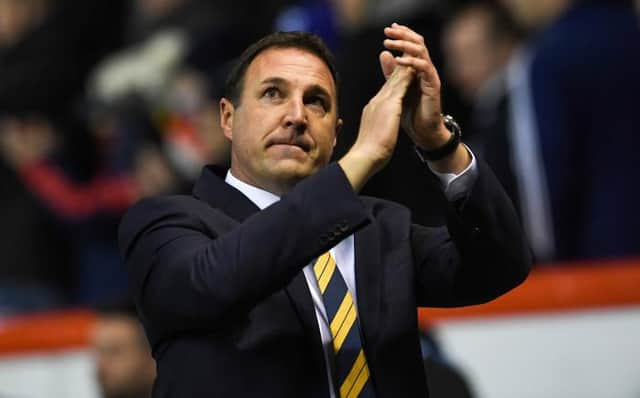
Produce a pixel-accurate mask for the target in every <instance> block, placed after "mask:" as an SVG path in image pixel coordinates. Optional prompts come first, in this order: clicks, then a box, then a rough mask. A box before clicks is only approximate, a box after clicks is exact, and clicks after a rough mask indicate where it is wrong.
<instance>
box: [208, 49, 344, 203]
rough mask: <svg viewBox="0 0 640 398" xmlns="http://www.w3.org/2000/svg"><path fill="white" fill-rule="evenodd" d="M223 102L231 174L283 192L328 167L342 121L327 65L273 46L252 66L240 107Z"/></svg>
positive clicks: (252, 63)
mask: <svg viewBox="0 0 640 398" xmlns="http://www.w3.org/2000/svg"><path fill="white" fill-rule="evenodd" d="M236 105H237V106H234V105H233V104H232V103H231V102H230V101H228V100H226V99H224V98H223V99H222V100H221V103H220V110H221V112H220V114H221V123H222V128H223V130H224V134H225V136H226V137H227V138H229V139H230V140H231V172H232V173H233V175H234V176H235V177H236V178H238V179H240V180H242V181H244V182H247V183H249V184H251V185H254V186H257V187H260V188H263V189H265V190H267V191H270V192H273V193H276V194H282V193H285V192H287V191H288V190H289V189H291V188H292V187H293V185H295V184H296V183H297V182H298V181H300V180H301V179H303V178H305V177H307V176H309V175H312V174H314V173H315V172H316V171H318V169H320V168H321V167H322V166H324V165H326V164H327V163H328V162H329V160H330V158H331V153H332V151H333V147H334V146H335V143H336V134H337V131H338V130H339V128H340V126H341V124H342V121H341V120H339V119H338V118H337V109H336V108H337V101H336V86H335V82H334V80H333V77H332V75H331V72H330V71H329V68H328V67H327V66H326V65H325V63H324V62H323V61H322V60H321V59H320V58H318V57H317V56H315V55H313V54H311V53H309V52H307V51H305V50H301V49H297V48H270V49H267V50H265V51H263V52H262V53H260V54H259V55H258V56H257V57H256V58H255V59H254V60H253V61H252V62H251V64H250V65H249V67H248V68H247V70H246V73H245V77H244V85H243V90H242V93H241V98H240V101H239V104H236Z"/></svg>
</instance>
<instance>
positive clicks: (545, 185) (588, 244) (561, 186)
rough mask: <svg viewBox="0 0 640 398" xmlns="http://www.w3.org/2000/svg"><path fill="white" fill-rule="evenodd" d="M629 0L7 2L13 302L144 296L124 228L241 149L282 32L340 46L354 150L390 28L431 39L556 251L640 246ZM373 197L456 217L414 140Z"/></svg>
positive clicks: (462, 106)
mask: <svg viewBox="0 0 640 398" xmlns="http://www.w3.org/2000/svg"><path fill="white" fill-rule="evenodd" d="M637 3H638V2H634V1H631V0H629V1H623V0H619V1H614V0H536V1H533V0H493V1H492V0H457V1H450V0H449V1H445V0H385V1H380V0H298V1H296V0H263V1H251V0H235V1H233V2H228V1H218V0H85V1H81V2H78V1H73V0H0V220H1V222H0V230H1V232H0V258H1V259H0V316H2V315H7V314H12V313H16V312H25V311H33V310H45V309H51V308H59V307H64V306H69V305H72V306H78V305H80V306H91V305H94V304H96V303H100V302H105V301H108V300H110V299H113V298H115V297H120V296H122V295H123V294H126V292H127V279H126V273H125V270H124V269H123V265H122V263H121V259H120V256H119V253H118V246H117V240H116V231H117V226H118V222H119V219H120V217H121V215H122V214H123V212H124V211H125V210H126V209H127V208H128V207H129V206H130V205H131V204H133V203H134V202H135V201H137V200H138V199H140V198H142V197H145V196H149V195H158V194H170V193H188V192H189V190H190V185H191V183H192V182H193V180H194V179H195V178H196V177H197V176H198V174H199V172H200V168H201V167H202V165H204V164H207V163H215V164H219V165H225V164H227V162H228V147H229V143H228V142H227V141H226V139H225V138H224V136H223V135H222V133H221V130H220V127H219V122H218V116H219V115H218V100H219V97H220V95H221V89H222V86H223V83H224V78H225V76H226V73H227V71H228V70H229V68H230V66H231V65H232V64H233V61H234V59H235V57H237V56H238V55H239V52H240V51H242V49H244V48H245V47H246V46H247V45H248V44H250V43H251V42H253V41H255V40H257V39H258V38H259V37H261V36H263V35H264V34H267V33H269V32H271V31H274V30H307V31H312V32H314V33H316V34H318V35H320V36H321V37H323V39H324V40H325V41H326V42H327V43H328V44H329V46H330V47H331V48H332V49H333V50H334V52H335V54H336V56H337V63H338V67H339V74H340V76H341V92H342V94H341V99H340V104H341V110H340V113H341V116H342V118H343V119H344V121H345V126H344V128H343V130H342V133H341V137H339V139H338V146H337V150H336V154H335V156H336V157H339V156H340V155H341V154H343V153H345V151H346V150H347V149H348V148H349V146H350V145H351V144H352V143H353V141H354V139H355V136H356V134H357V130H358V122H359V120H360V112H361V110H362V107H363V106H364V105H365V104H366V103H367V102H368V100H369V99H370V98H371V97H372V96H373V95H374V94H375V92H376V91H377V90H378V88H379V87H380V85H381V84H382V81H383V77H382V74H381V72H380V69H379V65H378V57H377V55H378V53H379V51H381V49H382V39H383V35H382V27H384V26H386V25H387V24H389V23H391V22H394V21H397V22H401V23H403V24H406V25H409V26H411V27H412V28H414V29H416V30H417V31H419V32H420V33H421V34H422V35H423V36H424V37H425V39H426V41H427V45H428V47H429V49H430V52H431V56H432V59H433V60H434V62H435V64H436V66H437V67H438V70H439V71H440V74H441V78H442V81H443V90H444V92H443V96H444V108H445V111H446V113H449V114H452V115H454V116H455V117H456V119H457V120H458V121H459V122H460V124H461V125H462V127H463V134H464V139H465V142H467V143H468V145H469V146H470V147H471V148H472V150H473V151H474V153H475V154H476V155H477V156H478V157H480V158H483V159H485V160H486V161H487V162H488V163H489V164H490V165H491V166H492V167H493V169H494V171H495V172H496V174H497V175H498V177H499V179H500V180H501V181H502V183H503V185H504V187H505V189H506V190H507V192H508V193H509V194H510V196H511V197H512V198H513V201H514V205H515V206H516V208H517V210H518V211H519V213H520V215H521V218H522V223H523V226H524V228H525V231H526V232H527V235H528V237H529V240H530V244H531V247H532V250H533V252H534V255H535V256H536V259H537V262H538V264H540V265H543V264H547V263H551V262H556V263H557V262H565V261H574V260H584V259H594V258H595V259H600V258H608V257H621V256H634V255H637V254H639V253H640V235H639V234H638V233H637V231H638V230H640V215H638V212H637V211H636V209H635V204H636V203H640V187H639V186H638V184H637V182H638V174H637V172H636V171H634V170H637V169H638V167H637V166H634V160H633V159H634V158H635V157H634V156H633V153H634V150H635V149H636V148H638V147H640V138H638V137H639V136H640V109H639V108H638V107H637V105H636V103H637V101H636V98H635V96H636V95H637V94H638V93H640V72H639V71H640V17H639V12H638V8H639V5H638V4H637ZM396 151H397V153H396V155H395V157H394V159H393V160H392V162H391V163H390V164H389V166H388V167H387V168H386V169H385V170H383V171H382V172H381V173H380V174H379V175H377V176H376V177H375V178H374V179H372V180H371V182H370V183H369V184H368V185H367V186H366V187H365V190H364V193H365V194H370V195H375V196H380V197H385V198H389V199H392V200H396V201H399V202H401V203H404V204H406V205H408V206H410V207H411V208H412V209H414V217H415V220H416V221H417V222H422V223H427V224H438V223H442V219H441V215H440V214H439V213H438V212H437V211H434V210H433V209H434V208H436V207H437V206H432V204H433V201H434V200H435V199H434V198H431V197H428V196H425V195H424V194H422V193H421V190H420V189H416V188H415V187H416V184H419V182H420V181H421V178H422V177H421V175H420V173H421V171H420V168H419V167H417V159H416V157H415V156H414V154H413V148H412V145H411V143H410V142H409V140H408V139H407V138H406V137H401V138H400V142H399V144H398V147H397V150H396Z"/></svg>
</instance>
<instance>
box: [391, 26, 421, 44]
mask: <svg viewBox="0 0 640 398" xmlns="http://www.w3.org/2000/svg"><path fill="white" fill-rule="evenodd" d="M384 34H385V35H387V36H388V37H389V38H392V39H402V40H408V41H411V42H414V43H418V44H424V43H425V41H424V37H423V36H422V35H421V34H419V33H417V32H415V31H413V30H411V29H409V28H407V27H406V26H403V25H398V24H396V23H394V24H392V25H391V26H388V27H386V28H384Z"/></svg>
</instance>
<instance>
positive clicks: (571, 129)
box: [530, 0, 640, 260]
mask: <svg viewBox="0 0 640 398" xmlns="http://www.w3.org/2000/svg"><path fill="white" fill-rule="evenodd" d="M638 71H640V24H639V23H638V15H637V14H636V12H635V10H634V8H633V3H632V1H622V0H620V1H615V2H612V1H605V0H574V1H573V2H571V6H570V7H569V8H568V9H567V10H566V11H565V12H563V13H562V14H561V15H560V16H559V17H558V18H556V19H555V20H553V22H552V23H551V24H550V25H549V26H547V27H546V28H545V29H544V30H543V31H542V32H541V33H540V35H539V37H538V38H537V41H536V44H535V47H534V48H533V60H532V64H531V72H530V73H531V74H530V78H531V80H530V82H531V94H532V98H533V109H534V110H535V124H534V126H533V127H534V128H535V131H537V134H538V136H539V139H540V144H541V150H542V155H543V161H544V166H545V172H546V176H547V182H548V190H549V198H550V204H551V209H552V214H553V232H554V235H555V241H556V254H557V258H558V259H560V260H573V259H581V258H599V257H610V256H627V255H637V254H638V253H640V237H639V235H638V233H637V231H638V230H639V229H640V215H638V212H637V209H636V207H637V203H639V202H640V186H638V184H637V183H636V181H638V177H639V176H638V172H637V170H638V167H637V164H636V163H637V161H636V159H635V152H634V151H635V148H637V147H638V146H640V112H638V106H637V96H638V93H639V92H640V74H639V73H638ZM634 170H636V171H634Z"/></svg>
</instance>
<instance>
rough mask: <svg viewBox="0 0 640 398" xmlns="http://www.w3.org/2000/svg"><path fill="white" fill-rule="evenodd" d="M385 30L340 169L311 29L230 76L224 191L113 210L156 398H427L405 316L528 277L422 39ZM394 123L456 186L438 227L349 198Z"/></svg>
mask: <svg viewBox="0 0 640 398" xmlns="http://www.w3.org/2000/svg"><path fill="white" fill-rule="evenodd" d="M385 34H386V35H387V40H385V47H386V48H387V49H389V50H394V51H399V52H402V53H403V55H402V56H399V57H394V56H393V55H392V54H391V53H390V52H389V51H384V52H382V53H381V55H380V63H381V66H382V70H383V73H384V75H385V77H386V78H387V82H386V83H385V84H384V85H383V87H382V88H381V89H380V91H379V92H378V94H377V95H376V96H375V97H374V98H373V99H372V100H371V102H370V103H369V104H368V105H367V106H366V107H365V109H364V110H363V113H362V119H361V123H360V131H359V135H358V139H357V140H356V142H355V144H354V146H353V147H352V149H351V150H350V151H349V152H348V153H347V154H346V155H345V156H344V157H342V158H341V159H340V160H339V161H338V162H336V163H329V160H330V157H331V152H332V148H333V147H334V145H335V143H336V135H337V133H338V130H339V129H340V126H341V124H342V121H341V120H340V119H339V118H338V115H337V85H336V78H335V75H336V74H335V69H334V68H333V63H332V61H331V56H330V54H329V52H328V50H327V49H326V47H325V46H324V45H323V44H322V43H321V42H320V41H319V39H317V38H316V37H314V36H312V35H309V34H305V33H299V32H298V33H295V32H292V33H276V34H273V35H270V36H267V37H266V38H264V39H262V40H261V41H259V42H257V43H255V44H254V45H252V46H250V47H249V48H248V49H247V50H246V51H245V52H244V53H243V55H242V56H241V58H240V61H239V64H238V66H237V67H236V68H235V69H234V70H233V71H232V72H231V74H230V76H229V79H228V82H227V92H226V95H225V98H223V99H222V100H221V102H220V114H221V125H222V128H223V131H224V134H225V136H227V137H228V138H229V140H230V141H231V146H232V149H231V169H230V170H229V172H227V173H226V177H224V178H225V180H224V181H223V180H222V179H221V178H218V177H216V176H215V172H216V171H215V169H214V168H211V167H207V168H205V170H204V172H203V175H202V177H201V179H200V180H199V181H198V182H197V183H196V186H195V188H194V197H188V196H183V197H169V198H157V199H151V200H148V201H145V202H142V203H141V204H139V205H137V206H136V207H135V208H133V209H132V210H130V212H129V213H128V214H127V216H125V218H124V220H123V222H122V225H121V230H120V242H121V247H122V251H123V254H124V256H125V258H126V261H127V264H128V267H129V269H130V272H131V278H132V283H133V287H134V290H135V292H136V304H137V306H138V308H139V311H140V314H141V318H142V322H143V324H144V325H145V328H146V331H147V335H148V337H149V340H150V342H151V344H152V346H153V352H154V357H155V358H156V361H157V363H158V379H157V382H156V385H155V390H154V394H155V396H158V397H159V396H163V397H187V396H188V397H205V396H206V397H223V396H234V397H236V396H265V397H346V396H349V397H356V396H361V397H364V396H377V397H390V396H392V397H398V396H421V397H424V396H426V395H427V394H428V393H427V383H426V379H425V375H424V370H423V365H422V358H421V356H420V347H419V336H418V325H417V315H416V307H417V306H418V305H420V306H427V305H431V306H438V305H439V306H454V305H466V304H472V303H479V302H485V301H488V300H491V299H492V298H494V297H496V296H498V295H500V294H502V293H504V292H506V291H507V290H509V289H511V288H512V287H514V286H515V285H517V284H518V283H520V282H521V281H522V280H524V278H525V277H526V274H527V271H528V267H529V254H528V250H527V249H526V247H525V245H524V243H523V238H522V234H521V232H520V230H519V227H518V223H517V220H516V217H515V214H514V211H513V207H512V206H511V205H510V203H509V201H508V199H507V197H506V195H505V194H504V192H503V191H502V190H501V189H500V187H499V185H498V184H497V182H496V181H495V179H494V177H493V176H492V175H491V172H490V171H489V170H488V169H487V168H486V167H485V166H484V165H483V164H482V163H481V162H479V161H474V160H473V158H472V156H471V154H470V152H469V151H468V150H467V149H466V147H465V146H464V145H459V143H458V138H459V135H458V134H457V129H456V128H455V126H454V125H453V124H452V123H451V122H450V120H449V119H443V118H442V116H441V113H440V87H439V85H440V82H439V79H438V75H437V72H436V70H435V68H434V67H433V65H432V63H431V62H430V60H429V55H428V51H427V49H426V47H425V45H424V40H423V38H422V37H421V36H420V35H418V34H417V33H415V32H413V31H412V30H410V29H409V28H407V27H405V26H401V25H397V24H394V25H392V26H390V27H388V28H386V29H385ZM414 81H415V86H414V85H411V83H412V82H414ZM410 87H411V93H410V95H406V94H407V91H408V90H409V88H410ZM405 97H406V100H405ZM403 102H404V103H405V104H406V111H405V112H403ZM402 115H404V119H405V120H406V123H407V129H408V130H409V134H410V136H411V137H412V139H413V140H414V141H415V143H416V145H417V146H418V147H419V148H420V150H421V151H422V155H423V156H426V157H428V158H431V159H434V160H433V161H431V162H430V165H429V166H430V167H431V168H432V169H433V170H434V171H436V172H438V173H440V175H441V177H442V178H443V179H447V178H449V179H453V180H454V181H452V182H451V183H450V184H448V186H447V188H445V193H446V194H447V195H449V196H450V197H451V198H452V199H456V200H457V203H460V206H459V207H458V209H456V208H454V206H453V205H451V204H448V203H447V204H446V209H444V210H443V211H446V212H447V214H448V216H449V225H448V230H447V228H445V227H441V228H426V227H420V226H412V225H411V222H410V214H409V211H408V210H407V209H405V208H403V207H401V206H399V205H397V204H394V203H391V202H386V201H381V200H376V199H373V198H360V197H358V196H357V192H358V190H359V189H360V188H361V187H362V185H363V184H364V183H365V181H366V180H367V179H368V178H369V177H371V176H372V175H373V174H374V173H375V172H377V171H378V170H380V169H381V168H383V167H384V165H385V163H386V162H387V161H388V160H389V157H390V156H391V154H392V153H393V149H394V146H395V143H396V140H397V136H398V131H399V126H400V120H401V116H402ZM445 123H446V125H448V126H449V127H446V125H445ZM449 129H451V130H453V132H452V131H450V130H449ZM462 172H464V173H462ZM224 173H225V171H222V176H224V175H225V174H224ZM455 173H462V174H463V175H460V176H455ZM452 174H454V175H452ZM425 179H426V180H428V178H425ZM465 184H467V185H469V187H465V186H464V185H465ZM425 185H428V184H427V183H425ZM461 185H462V188H465V189H466V190H465V189H462V190H461ZM434 192H437V191H436V190H434ZM452 239H453V240H452Z"/></svg>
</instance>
